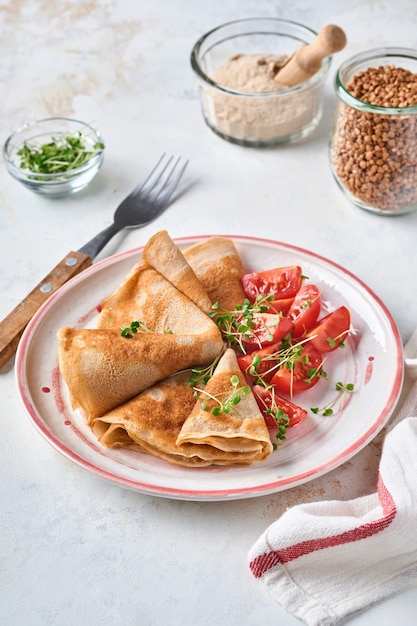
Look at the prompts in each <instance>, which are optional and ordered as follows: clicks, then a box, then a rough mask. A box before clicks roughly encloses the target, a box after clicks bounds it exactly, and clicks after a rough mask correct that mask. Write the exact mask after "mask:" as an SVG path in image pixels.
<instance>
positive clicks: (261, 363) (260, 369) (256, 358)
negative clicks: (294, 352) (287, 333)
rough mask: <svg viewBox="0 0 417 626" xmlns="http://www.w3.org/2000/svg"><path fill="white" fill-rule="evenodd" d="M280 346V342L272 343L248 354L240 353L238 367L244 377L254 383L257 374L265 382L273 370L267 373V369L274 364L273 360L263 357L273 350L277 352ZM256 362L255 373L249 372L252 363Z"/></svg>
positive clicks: (272, 352)
mask: <svg viewBox="0 0 417 626" xmlns="http://www.w3.org/2000/svg"><path fill="white" fill-rule="evenodd" d="M279 347H280V343H279V342H278V343H274V344H272V345H271V346H268V347H267V348H262V350H256V351H255V352H251V353H248V354H242V355H241V356H239V357H238V359H237V360H238V363H239V367H240V369H241V370H242V372H243V373H244V375H245V377H246V379H247V381H248V382H250V383H252V384H253V383H254V382H255V381H256V380H257V379H258V378H259V376H262V377H263V379H264V380H265V382H268V381H269V380H270V379H271V378H272V376H273V373H274V372H273V371H272V372H270V374H269V375H268V371H269V370H270V369H271V368H272V367H273V366H274V361H272V360H269V361H268V360H267V359H266V358H265V357H268V356H270V355H271V354H274V352H278V350H279ZM254 363H256V364H257V365H256V374H251V371H250V369H251V367H252V364H254Z"/></svg>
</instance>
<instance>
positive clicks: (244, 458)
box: [176, 348, 272, 465]
mask: <svg viewBox="0 0 417 626" xmlns="http://www.w3.org/2000/svg"><path fill="white" fill-rule="evenodd" d="M233 376H236V377H237V378H238V380H239V383H238V386H237V392H238V393H239V395H240V402H239V403H238V404H232V405H231V408H230V412H229V413H224V412H223V411H222V412H220V414H219V415H213V413H212V409H213V408H214V407H218V406H219V402H218V401H220V402H221V403H223V404H225V402H226V401H227V399H228V398H230V396H231V395H232V394H233V393H235V387H234V386H233V384H232V382H231V378H232V377H233ZM244 387H246V388H247V383H246V381H245V378H244V376H243V374H242V372H241V370H240V368H239V364H238V362H237V357H236V354H235V352H234V350H232V349H231V348H229V349H228V350H226V352H225V353H224V355H223V356H222V357H221V359H220V360H219V363H218V365H217V367H216V369H215V371H214V374H213V376H212V377H211V378H210V380H209V381H208V382H207V385H206V387H205V388H204V390H203V391H202V392H201V393H200V396H199V399H198V401H197V402H196V404H195V406H194V408H193V410H192V411H191V413H190V415H189V416H188V417H187V419H186V420H185V422H184V424H183V426H182V428H181V431H180V433H179V435H178V438H177V442H176V443H177V446H178V447H179V449H180V450H181V451H182V452H183V453H184V454H185V455H186V456H189V455H191V454H192V455H197V456H199V457H200V458H204V459H205V460H208V461H210V462H211V463H214V464H220V465H229V464H230V462H231V461H232V462H233V464H234V465H237V464H249V463H253V462H254V461H263V460H264V459H266V458H267V457H268V456H269V455H270V454H271V452H272V444H271V439H270V436H269V431H268V428H267V427H266V424H265V420H264V418H263V416H262V414H261V413H260V411H259V408H258V405H257V402H256V400H255V397H254V395H253V393H252V391H251V390H250V391H249V393H248V394H244V393H242V391H239V390H242V388H244ZM200 447H201V451H200V450H199V448H200Z"/></svg>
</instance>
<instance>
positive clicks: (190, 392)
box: [57, 231, 272, 467]
mask: <svg viewBox="0 0 417 626" xmlns="http://www.w3.org/2000/svg"><path fill="white" fill-rule="evenodd" d="M242 276H243V266H242V262H241V259H240V257H239V254H238V252H237V249H236V247H235V245H234V243H233V242H232V241H231V240H230V239H227V238H222V237H210V238H208V239H206V240H203V241H201V242H198V243H196V244H194V245H192V246H190V247H189V248H187V249H186V250H184V252H182V251H181V250H180V249H179V248H178V247H177V246H176V245H175V243H174V242H173V241H172V239H171V238H170V236H169V235H168V233H167V232H166V231H160V232H158V233H157V234H156V235H154V236H153V237H152V238H151V239H150V240H149V241H148V243H147V245H146V246H145V248H144V250H143V253H142V258H141V260H140V261H139V262H138V263H137V264H136V265H135V266H134V267H133V268H132V270H131V271H130V273H129V274H128V275H127V276H126V278H125V279H124V281H123V282H122V283H121V284H120V286H119V288H118V289H117V290H116V291H115V292H114V293H113V294H112V295H110V296H109V297H108V298H107V299H106V300H105V301H104V302H103V303H102V306H101V311H100V314H99V319H98V324H97V328H94V329H91V328H89V329H83V328H69V327H65V328H61V329H60V330H59V331H58V334H57V339H58V363H59V368H60V372H61V375H62V377H63V379H64V380H65V382H66V384H67V386H68V390H69V395H70V400H71V405H72V408H73V410H80V411H81V412H82V413H83V415H84V416H85V419H86V420H87V423H88V424H89V425H90V426H91V428H92V430H93V432H94V433H95V435H96V436H97V438H98V440H99V441H100V443H101V444H102V445H104V446H107V447H127V448H134V449H139V450H140V451H143V452H147V453H149V454H152V455H154V456H157V457H159V458H161V459H164V460H166V461H168V462H171V463H174V464H177V465H183V466H188V467H201V466H203V467H204V466H207V465H247V464H250V463H253V462H255V461H263V460H264V459H265V458H267V457H268V456H269V455H270V454H271V452H272V444H271V441H270V436H269V432H268V429H267V427H266V425H265V421H264V419H263V417H262V415H261V413H260V411H259V409H258V406H257V403H256V400H255V398H254V396H253V395H252V393H249V394H247V395H246V394H241V400H240V402H239V404H237V405H236V406H235V407H233V408H232V409H231V411H230V413H227V414H226V413H224V412H220V414H219V415H213V412H212V411H211V409H212V408H213V406H214V404H215V402H216V400H215V399H216V398H225V397H227V395H228V394H229V395H230V394H231V393H232V390H233V386H232V382H231V377H232V376H238V378H239V381H240V384H239V388H240V386H242V387H243V386H245V379H244V377H243V375H242V373H241V371H240V368H239V366H238V363H237V358H236V355H235V352H234V351H233V350H232V349H230V348H228V349H226V348H225V344H224V341H223V338H222V335H221V332H220V330H219V328H218V327H217V325H216V323H215V321H213V319H212V318H211V317H210V316H209V312H210V310H211V307H212V305H213V303H215V302H219V303H220V305H221V307H222V308H224V309H226V310H230V309H233V308H234V307H235V305H236V304H238V303H242V302H243V300H244V297H245V295H244V292H243V288H242V284H241V278H242ZM132 322H140V323H141V326H140V329H139V330H140V332H137V333H132V334H131V336H130V337H129V338H128V337H126V336H123V335H122V333H121V329H122V328H126V327H129V326H130V325H131V324H132ZM213 362H217V364H216V367H215V369H214V373H213V375H212V377H211V378H210V380H209V381H208V382H207V384H206V386H205V388H204V390H202V391H200V392H199V396H198V398H197V399H196V397H195V390H194V389H193V388H192V386H190V383H189V380H190V377H191V369H197V368H204V367H207V366H208V365H210V364H212V363H213ZM213 398H214V399H213Z"/></svg>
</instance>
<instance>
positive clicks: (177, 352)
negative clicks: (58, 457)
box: [57, 305, 223, 421]
mask: <svg viewBox="0 0 417 626" xmlns="http://www.w3.org/2000/svg"><path fill="white" fill-rule="evenodd" d="M193 306H194V305H193ZM195 308H197V307H195ZM197 310H198V309H197ZM200 313H201V312H200ZM201 314H202V313H201ZM202 315H204V314H202ZM207 319H209V318H207ZM209 322H210V323H211V326H210V327H209V330H208V331H207V332H204V333H201V334H199V335H198V334H194V335H191V334H181V335H179V334H171V333H165V334H164V333H159V334H158V333H147V332H140V333H138V334H136V335H133V336H132V337H131V338H126V337H123V336H122V335H121V333H120V330H115V329H95V328H90V329H82V328H80V329H75V328H68V327H64V328H61V329H60V330H59V331H58V334H57V339H58V364H59V369H60V371H61V374H62V376H63V378H64V380H65V382H66V383H67V386H68V389H69V393H70V400H71V405H72V408H73V409H78V408H80V409H83V411H84V412H85V413H86V415H87V418H88V421H91V419H93V418H95V417H98V416H100V415H103V414H104V413H106V412H107V411H109V410H111V409H113V408H114V407H116V406H118V405H119V404H122V403H124V402H126V401H127V400H129V399H130V398H132V397H133V396H135V395H137V394H139V393H140V392H141V391H144V390H145V389H147V388H148V387H150V386H152V385H154V384H155V383H157V382H158V381H161V380H163V379H164V378H166V377H167V376H170V375H171V374H174V373H176V372H179V371H180V370H184V369H186V368H190V367H192V366H196V365H198V364H201V365H204V364H205V365H207V364H210V363H211V362H212V361H213V360H214V359H215V358H216V357H217V356H218V355H219V354H220V353H221V351H222V350H223V340H222V337H221V334H220V331H219V330H218V328H217V326H216V325H215V324H214V322H212V321H211V320H210V319H209Z"/></svg>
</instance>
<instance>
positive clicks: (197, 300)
mask: <svg viewBox="0 0 417 626" xmlns="http://www.w3.org/2000/svg"><path fill="white" fill-rule="evenodd" d="M142 260H143V261H145V262H146V263H148V264H149V265H150V266H151V267H153V268H154V269H156V270H157V271H158V272H159V273H160V274H161V275H162V276H164V277H165V278H166V279H167V280H169V282H170V283H172V284H173V285H174V286H175V287H176V288H177V289H178V290H179V291H181V293H183V294H184V295H186V296H187V297H188V298H189V299H190V300H191V301H192V302H194V304H196V305H197V306H198V307H199V308H200V309H201V310H202V311H204V312H205V313H208V312H209V311H210V309H211V305H212V304H213V302H212V301H211V300H210V298H209V296H208V294H207V292H206V290H205V289H204V287H203V285H202V283H201V281H200V280H199V279H198V278H197V276H196V275H195V273H194V271H193V270H192V268H191V267H190V265H189V264H188V263H187V261H186V260H185V257H184V255H183V253H182V252H181V250H180V249H179V248H178V247H177V246H176V245H175V243H174V242H173V240H172V239H171V237H170V236H169V234H168V233H167V231H166V230H161V231H159V232H158V233H156V234H155V235H154V236H153V237H151V238H150V239H149V240H148V242H147V244H146V246H145V247H144V249H143V252H142Z"/></svg>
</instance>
